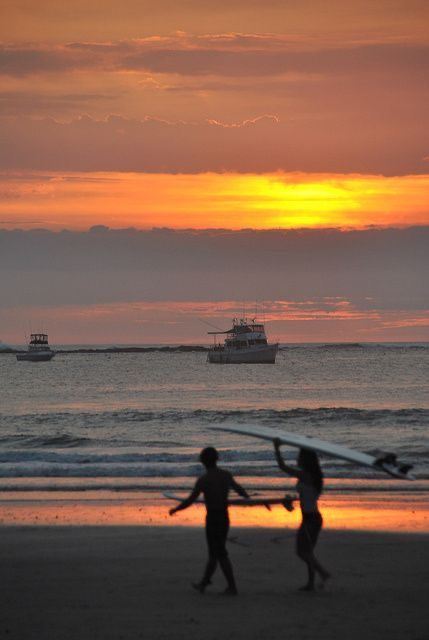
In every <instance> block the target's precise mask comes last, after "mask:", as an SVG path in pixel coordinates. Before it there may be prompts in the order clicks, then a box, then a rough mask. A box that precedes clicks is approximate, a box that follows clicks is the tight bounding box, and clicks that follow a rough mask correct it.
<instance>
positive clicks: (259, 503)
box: [163, 491, 295, 511]
mask: <svg viewBox="0 0 429 640" xmlns="http://www.w3.org/2000/svg"><path fill="white" fill-rule="evenodd" d="M163 495H164V496H165V497H166V498H168V499H169V500H175V501H176V502H182V501H183V500H185V499H186V498H187V495H185V496H179V495H178V494H177V493H174V492H173V491H165V492H164V493H163ZM188 495H189V494H188ZM294 500H295V498H294V497H293V496H289V495H286V496H283V498H258V497H253V498H229V499H228V506H229V507H267V509H269V508H270V507H271V506H273V505H276V504H281V505H283V506H284V508H285V509H287V510H288V511H293V504H292V503H293V502H294ZM196 502H197V503H199V504H201V503H204V498H202V497H199V498H197V500H196Z"/></svg>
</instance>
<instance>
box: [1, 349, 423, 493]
mask: <svg viewBox="0 0 429 640" xmlns="http://www.w3.org/2000/svg"><path fill="white" fill-rule="evenodd" d="M428 380H429V344H419V345H416V344H408V345H363V346H362V345H361V346H358V345H351V346H342V345H337V346H336V345H328V346H322V345H321V346H314V345H312V346H308V345H307V346H306V345H303V346H289V347H285V348H284V349H283V350H282V351H281V352H280V353H279V357H278V360H277V363H276V364H275V365H213V364H208V363H207V362H206V354H205V353H199V352H191V353H177V354H175V353H173V354H172V353H161V352H152V353H135V354H133V353H118V354H100V353H93V354H57V356H56V357H55V358H54V359H53V360H52V361H51V362H46V363H29V362H17V360H16V358H15V356H14V355H0V485H1V487H2V488H3V489H7V488H9V489H11V488H17V487H18V486H21V485H23V486H25V487H27V488H29V487H30V488H31V487H32V488H37V487H38V486H41V483H43V486H45V487H46V486H50V487H51V488H55V487H59V486H62V487H64V486H67V487H68V488H69V489H73V488H80V489H82V488H85V487H93V488H94V487H100V488H105V487H109V488H113V489H116V490H123V489H125V488H126V489H130V488H133V486H135V487H139V488H141V487H145V486H146V487H148V488H150V487H154V486H157V487H161V488H162V487H165V486H168V485H174V484H177V485H180V484H183V483H185V484H187V485H190V484H191V483H192V479H191V477H193V476H195V475H197V474H198V473H199V472H200V466H199V464H198V463H197V461H196V458H197V453H198V451H199V450H200V449H201V448H202V447H203V446H206V445H208V444H211V445H214V446H216V447H218V448H219V449H220V451H221V458H222V461H223V464H224V466H227V467H228V468H230V469H231V470H232V471H233V472H234V473H236V474H240V475H244V476H253V477H254V482H255V486H258V485H260V486H267V485H269V484H270V482H271V481H272V482H274V481H275V480H274V479H275V478H279V473H278V472H277V469H276V466H275V463H274V458H273V455H272V451H271V448H270V446H269V444H268V443H266V442H262V441H257V440H253V439H251V438H244V437H238V436H234V435H232V434H231V435H229V434H227V433H215V432H214V431H212V430H211V429H210V427H211V426H212V425H219V424H221V423H222V422H229V423H231V422H232V423H236V424H253V425H256V424H263V425H265V426H271V427H277V428H283V429H285V430H288V431H293V432H297V433H301V434H305V435H311V436H318V437H320V438H323V439H326V440H330V441H333V442H337V443H341V444H344V445H346V446H349V447H353V448H356V449H359V450H361V451H366V452H371V453H373V452H374V453H375V452H381V451H393V452H395V453H397V454H398V456H399V457H400V459H401V460H403V461H404V462H407V463H411V464H414V465H415V474H416V476H417V478H418V479H419V480H421V481H423V480H425V479H428V478H429V459H428V426H429V393H428ZM295 456H296V452H295V451H293V450H287V449H285V457H286V459H289V460H291V461H292V460H293V459H294V458H295ZM323 468H324V471H325V474H326V476H328V477H329V478H333V479H341V478H350V479H351V480H356V481H357V482H358V481H361V480H363V479H364V480H368V481H369V482H371V479H376V478H380V480H381V479H382V480H383V481H384V480H388V477H387V476H385V475H383V474H381V473H378V474H377V472H372V471H371V470H368V469H365V468H362V467H356V466H353V465H351V464H349V463H346V462H341V461H339V460H334V459H329V458H323ZM179 479H180V481H179ZM186 479H187V480H186ZM409 484H414V483H409ZM392 486H393V485H392Z"/></svg>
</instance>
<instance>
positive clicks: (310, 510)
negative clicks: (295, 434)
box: [274, 438, 331, 591]
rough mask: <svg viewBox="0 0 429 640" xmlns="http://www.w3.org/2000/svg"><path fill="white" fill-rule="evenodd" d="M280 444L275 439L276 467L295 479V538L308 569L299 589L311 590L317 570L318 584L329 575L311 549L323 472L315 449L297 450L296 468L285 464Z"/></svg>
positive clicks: (319, 518)
mask: <svg viewBox="0 0 429 640" xmlns="http://www.w3.org/2000/svg"><path fill="white" fill-rule="evenodd" d="M280 445H281V442H280V440H279V439H278V438H275V439H274V452H275V456H276V460H277V464H278V466H279V467H280V469H281V470H282V471H284V472H285V473H287V474H288V475H290V476H294V477H296V478H298V482H297V485H296V489H297V491H298V495H299V503H300V507H301V513H302V522H301V526H300V527H299V529H298V533H297V537H296V553H297V555H298V557H299V558H301V560H303V561H304V562H305V563H306V565H307V570H308V581H307V584H305V585H304V586H303V587H301V589H300V590H301V591H314V578H315V574H316V573H317V574H318V575H319V576H320V578H321V584H320V586H321V587H323V585H324V583H325V582H326V580H327V579H328V578H330V577H331V574H330V573H329V572H328V571H326V569H325V568H324V567H322V565H321V564H320V562H319V561H318V560H317V559H316V556H315V555H314V548H315V546H316V543H317V539H318V537H319V533H320V531H321V529H322V526H323V518H322V514H321V513H320V511H319V507H318V502H317V501H318V498H319V496H320V494H321V493H322V489H323V473H322V470H321V468H320V464H319V458H318V456H317V453H316V452H315V451H312V450H310V449H300V450H299V454H298V460H297V467H292V466H290V465H287V464H285V462H284V460H283V458H282V455H281V453H280Z"/></svg>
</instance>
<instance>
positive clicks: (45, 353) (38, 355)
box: [16, 333, 55, 362]
mask: <svg viewBox="0 0 429 640" xmlns="http://www.w3.org/2000/svg"><path fill="white" fill-rule="evenodd" d="M54 355H55V351H53V350H52V349H51V347H50V346H49V343H48V335H47V334H46V333H32V334H31V336H30V342H29V343H28V351H25V352H23V353H17V354H16V359H17V360H20V361H21V360H27V361H30V362H46V361H47V360H52V358H53V357H54Z"/></svg>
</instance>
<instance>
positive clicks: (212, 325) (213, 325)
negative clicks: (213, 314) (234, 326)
mask: <svg viewBox="0 0 429 640" xmlns="http://www.w3.org/2000/svg"><path fill="white" fill-rule="evenodd" d="M198 320H199V321H200V322H204V324H207V325H208V326H209V327H211V328H212V329H217V330H218V331H219V332H220V333H222V332H223V329H220V327H217V326H216V325H215V324H212V323H211V322H208V321H207V320H203V319H202V318H198Z"/></svg>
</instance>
